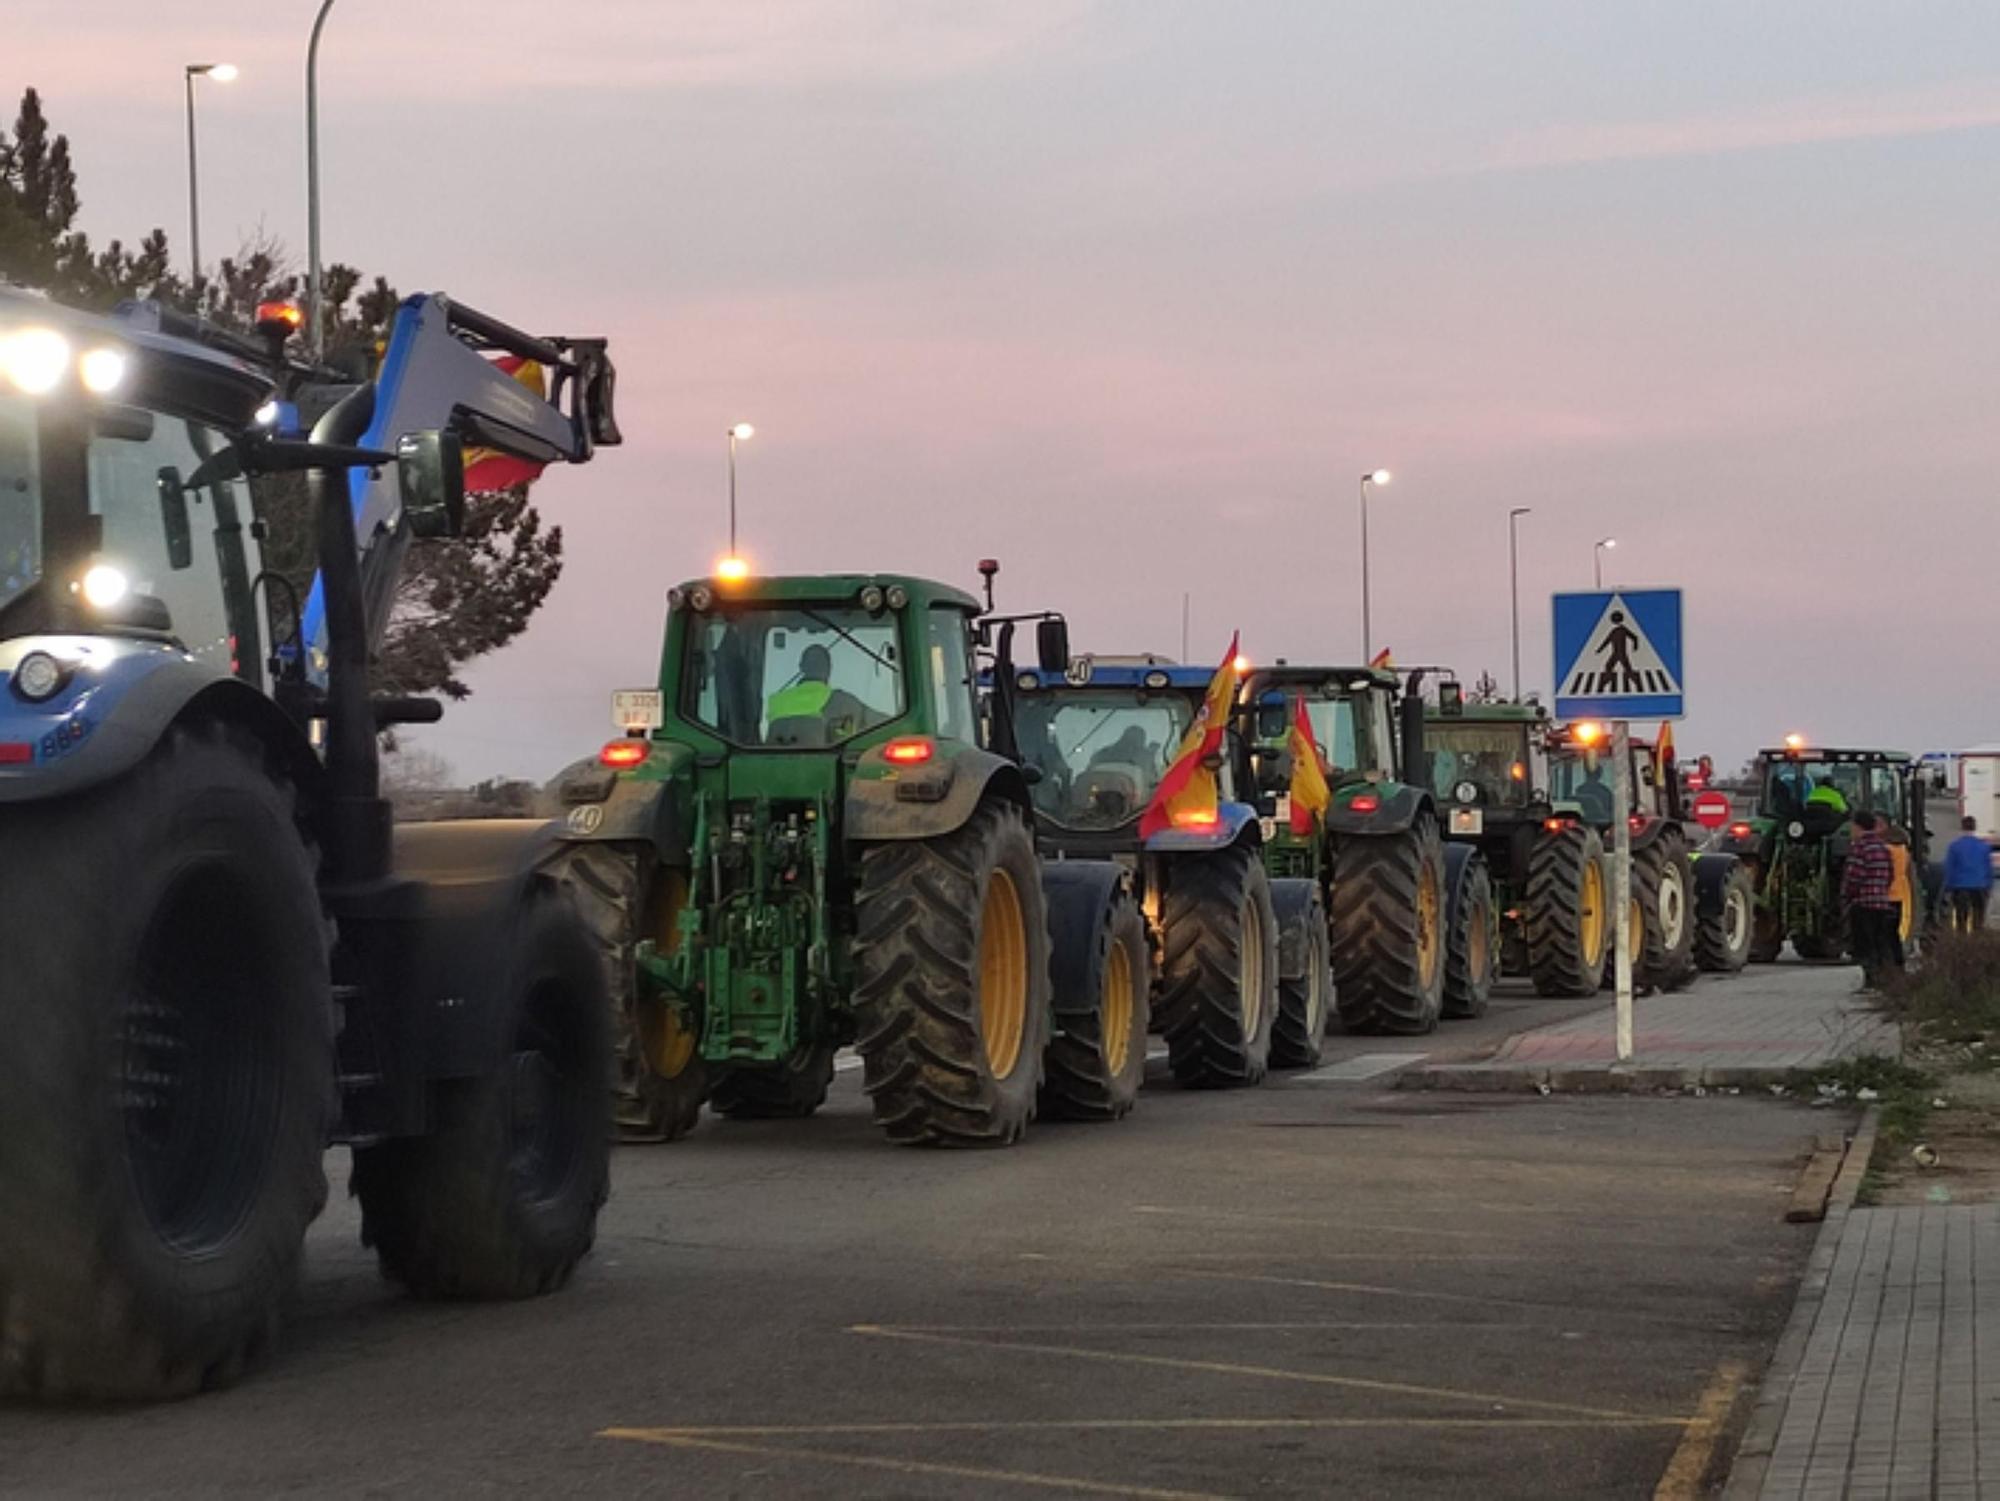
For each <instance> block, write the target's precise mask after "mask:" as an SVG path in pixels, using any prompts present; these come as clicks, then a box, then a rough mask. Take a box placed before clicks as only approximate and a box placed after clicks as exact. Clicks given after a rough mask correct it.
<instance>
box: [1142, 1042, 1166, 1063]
mask: <svg viewBox="0 0 2000 1501" xmlns="http://www.w3.org/2000/svg"><path fill="white" fill-rule="evenodd" d="M1146 1061H1147V1062H1148V1063H1165V1062H1166V1061H1167V1045H1166V1044H1165V1043H1163V1042H1151V1043H1148V1044H1146Z"/></svg>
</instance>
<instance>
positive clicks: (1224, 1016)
mask: <svg viewBox="0 0 2000 1501" xmlns="http://www.w3.org/2000/svg"><path fill="white" fill-rule="evenodd" d="M1160 926H1161V928H1162V929H1163V932H1162V935H1161V937H1162V946H1163V949H1164V957H1163V959H1162V961H1161V965H1160V995H1159V1002H1158V1005H1157V1006H1156V1007H1155V1010H1156V1011H1157V1013H1158V1015H1159V1018H1160V1030H1161V1034H1162V1035H1163V1036H1164V1037H1165V1038H1166V1042H1167V1067H1168V1068H1169V1069H1170V1070H1171V1071H1172V1073H1173V1076H1174V1080H1175V1082H1176V1083H1178V1084H1180V1085H1181V1086H1182V1087H1184V1088H1189V1089H1229V1088H1235V1087H1238V1086H1242V1085H1247V1084H1256V1083H1259V1082H1261V1081H1262V1080H1263V1078H1264V1073H1265V1071H1266V1070H1267V1069H1268V1068H1269V1067H1270V1064H1271V1025H1272V1023H1273V1021H1274V1020H1275V1019H1276V1017H1277V1011H1278V918H1277V914H1276V912H1275V911H1274V910H1273V909H1272V906H1271V878H1270V877H1269V876H1268V875H1266V874H1265V872H1264V864H1263V861H1261V860H1260V859H1259V858H1258V856H1257V851H1256V849H1255V848H1254V847H1253V846H1250V845H1244V844H1236V845H1231V846H1230V847H1229V848H1228V849H1225V850H1220V851H1217V852H1216V853H1214V854H1208V855H1185V856H1180V857H1177V858H1176V859H1175V860H1174V861H1173V862H1172V864H1171V865H1170V866H1169V867H1168V871H1167V882H1166V891H1165V892H1164V893H1163V895H1162V896H1161V899H1160Z"/></svg>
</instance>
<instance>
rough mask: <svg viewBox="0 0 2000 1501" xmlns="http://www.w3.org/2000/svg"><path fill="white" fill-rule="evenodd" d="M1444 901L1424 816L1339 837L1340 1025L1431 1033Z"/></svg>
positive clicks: (1434, 841) (1436, 849)
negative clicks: (1393, 827)
mask: <svg viewBox="0 0 2000 1501" xmlns="http://www.w3.org/2000/svg"><path fill="white" fill-rule="evenodd" d="M1444 904H1445V895H1444V846H1443V844H1442V842H1441V841H1440V840H1439V838H1438V831H1437V825H1436V824H1435V823H1433V822H1432V821H1430V820H1429V819H1419V820H1417V821H1416V822H1415V823H1413V824H1411V825H1410V827H1409V828H1407V829H1403V830H1401V831H1399V832H1397V833H1393V834H1368V835H1360V834H1350V835H1343V836H1342V837H1341V840H1340V843H1339V845H1338V846H1337V848H1336V849H1335V852H1334V868H1333V923H1332V928H1333V1003H1334V1008H1335V1010H1336V1012H1337V1013H1338V1015H1339V1017H1340V1024H1341V1026H1342V1027H1343V1028H1344V1029H1345V1030H1347V1031H1349V1032H1394V1033H1401V1034H1404V1035H1406V1036H1416V1035H1421V1034H1423V1033H1426V1032H1433V1031H1436V1030H1437V1024H1438V1018H1439V1017H1440V1016H1441V1015H1443V1012H1444V950H1445V916H1444Z"/></svg>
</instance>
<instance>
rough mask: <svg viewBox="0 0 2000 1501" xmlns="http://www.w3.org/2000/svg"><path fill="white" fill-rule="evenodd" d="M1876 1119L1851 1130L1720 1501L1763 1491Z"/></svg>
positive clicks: (1869, 1117)
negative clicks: (1837, 1172) (1789, 1311)
mask: <svg viewBox="0 0 2000 1501" xmlns="http://www.w3.org/2000/svg"><path fill="white" fill-rule="evenodd" d="M1880 1118H1881V1110H1880V1107H1878V1106H1875V1105H1870V1106H1869V1107H1868V1113H1867V1114H1866V1115H1864V1116H1862V1117H1861V1124H1860V1125H1859V1126H1857V1127H1856V1128H1855V1131H1854V1139H1853V1141H1851V1142H1850V1143H1848V1147H1847V1158H1846V1160H1845V1161H1843V1162H1842V1163H1841V1165H1840V1173H1839V1175H1838V1176H1837V1177H1835V1179H1834V1180H1833V1192H1832V1193H1831V1194H1829V1195H1828V1197H1827V1201H1826V1218H1825V1219H1824V1220H1822V1221H1820V1227H1819V1235H1818V1237H1817V1238H1816V1239H1815V1240H1814V1241H1813V1248H1812V1255H1811V1256H1809V1257H1808V1258H1807V1259H1806V1271H1805V1276H1804V1277H1802V1278H1801V1279H1800V1280H1799V1295H1798V1300H1797V1301H1796V1302H1794V1303H1793V1304H1792V1316H1791V1317H1790V1318H1789V1319H1787V1320H1786V1321H1785V1332H1784V1333H1783V1334H1782V1335H1780V1336H1779V1337H1778V1346H1777V1348H1776V1349H1775V1350H1773V1351H1772V1352H1771V1364H1770V1365H1769V1366H1768V1367H1766V1369H1765V1371H1764V1375H1763V1378H1762V1379H1761V1380H1760V1381H1759V1382H1758V1389H1757V1405H1756V1407H1755V1408H1753V1409H1752V1410H1751V1413H1750V1421H1749V1422H1748V1423H1746V1424H1745V1425H1744V1428H1743V1437H1742V1439H1741V1441H1740V1442H1738V1444H1737V1446H1736V1454H1735V1456H1734V1458H1732V1459H1731V1461H1730V1465H1729V1480H1728V1483H1727V1484H1726V1485H1725V1486H1724V1487H1723V1491H1722V1501H1757V1498H1758V1495H1759V1493H1760V1492H1761V1491H1762V1490H1763V1488H1764V1473H1765V1471H1766V1470H1768V1469H1769V1468H1770V1466H1771V1451H1772V1449H1773V1448H1774V1447H1775V1446H1776V1445H1777V1442H1778V1430H1779V1429H1780V1428H1781V1427H1783V1426H1784V1421H1785V1408H1786V1406H1787V1405H1788V1404H1789V1403H1790V1401H1791V1397H1792V1383H1793V1382H1794V1381H1796V1380H1797V1379H1798V1374H1799V1362H1800V1361H1801V1360H1803V1359H1804V1357H1805V1353H1806V1343H1807V1341H1808V1340H1810V1339H1811V1338H1812V1329H1813V1324H1814V1323H1815V1322H1816V1321H1817V1320H1818V1318H1819V1307H1820V1303H1821V1302H1822V1300H1823V1299H1824V1298H1825V1296H1826V1282H1827V1277H1828V1276H1829V1274H1830V1273H1831V1272H1832V1271H1833V1258H1834V1253H1835V1252H1837V1251H1838V1250H1839V1249H1840V1237H1841V1233H1842V1232H1843V1231H1844V1230H1846V1228H1847V1214H1848V1211H1849V1210H1851V1209H1852V1208H1853V1207H1854V1197H1855V1195H1856V1194H1858V1193H1859V1192H1860V1191H1861V1180H1862V1179H1863V1178H1864V1177H1866V1176H1867V1173H1868V1162H1869V1159H1870V1158H1872V1157H1873V1156H1874V1155H1875V1129H1876V1126H1877V1125H1878V1124H1879V1122H1880Z"/></svg>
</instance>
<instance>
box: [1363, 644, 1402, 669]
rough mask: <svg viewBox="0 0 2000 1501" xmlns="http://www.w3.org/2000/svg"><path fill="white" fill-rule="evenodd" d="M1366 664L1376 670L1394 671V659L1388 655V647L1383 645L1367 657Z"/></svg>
mask: <svg viewBox="0 0 2000 1501" xmlns="http://www.w3.org/2000/svg"><path fill="white" fill-rule="evenodd" d="M1368 665H1369V666H1370V667H1371V668H1373V669H1374V670H1375V671H1376V672H1394V671H1395V670H1396V659H1395V658H1394V657H1392V656H1390V655H1389V648H1388V647H1386V646H1385V647H1383V648H1382V649H1381V650H1380V651H1378V652H1377V653H1375V655H1374V656H1372V657H1370V658H1369V659H1368Z"/></svg>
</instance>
